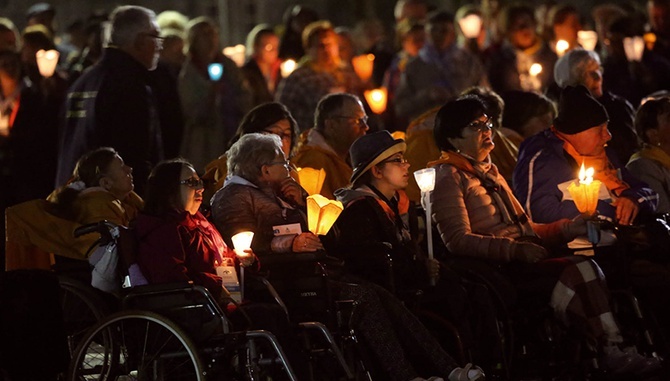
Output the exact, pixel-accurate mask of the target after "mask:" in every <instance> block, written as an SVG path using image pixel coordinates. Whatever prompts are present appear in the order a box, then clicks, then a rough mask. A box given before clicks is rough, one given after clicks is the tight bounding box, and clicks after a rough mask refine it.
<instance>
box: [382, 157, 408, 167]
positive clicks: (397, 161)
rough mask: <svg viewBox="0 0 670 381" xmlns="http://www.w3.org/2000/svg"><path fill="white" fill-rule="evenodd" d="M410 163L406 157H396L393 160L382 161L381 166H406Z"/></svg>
mask: <svg viewBox="0 0 670 381" xmlns="http://www.w3.org/2000/svg"><path fill="white" fill-rule="evenodd" d="M408 163H409V160H407V159H406V158H405V157H404V156H401V157H394V158H392V159H386V160H382V161H380V162H379V165H382V164H397V165H404V164H408Z"/></svg>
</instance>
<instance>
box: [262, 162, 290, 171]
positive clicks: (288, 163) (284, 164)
mask: <svg viewBox="0 0 670 381" xmlns="http://www.w3.org/2000/svg"><path fill="white" fill-rule="evenodd" d="M266 165H283V166H284V168H286V169H287V170H289V171H290V170H291V162H290V161H288V160H281V161H271V162H269V163H267V164H266Z"/></svg>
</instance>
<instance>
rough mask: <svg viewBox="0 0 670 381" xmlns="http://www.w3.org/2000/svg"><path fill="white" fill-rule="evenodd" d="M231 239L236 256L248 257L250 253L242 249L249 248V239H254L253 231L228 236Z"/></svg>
mask: <svg viewBox="0 0 670 381" xmlns="http://www.w3.org/2000/svg"><path fill="white" fill-rule="evenodd" d="M230 239H231V240H232V241H233V248H234V250H235V254H236V255H237V256H238V257H248V256H249V255H250V254H249V253H246V252H245V251H244V250H249V249H250V248H251V241H252V240H253V239H254V232H248V231H247V232H240V233H237V234H235V235H234V236H232V237H231V238H230Z"/></svg>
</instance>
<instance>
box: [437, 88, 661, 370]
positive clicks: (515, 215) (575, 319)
mask: <svg viewBox="0 0 670 381" xmlns="http://www.w3.org/2000/svg"><path fill="white" fill-rule="evenodd" d="M434 133H435V140H436V143H437V144H438V146H439V147H440V149H441V150H442V157H441V158H440V160H438V161H435V162H433V163H431V164H430V165H431V166H433V167H434V168H435V170H436V181H435V189H434V191H433V192H432V194H431V202H432V210H433V219H434V220H435V221H436V223H437V228H438V230H439V232H440V236H441V238H442V241H443V242H444V243H445V245H446V246H447V249H448V250H449V251H450V252H451V253H453V254H454V255H456V256H461V258H462V257H469V258H474V259H476V261H473V260H470V261H467V263H468V265H469V266H478V267H480V268H482V269H483V268H485V266H483V265H481V264H482V263H485V264H489V265H492V266H495V267H496V268H498V269H499V270H500V272H502V274H504V275H506V276H507V280H508V281H509V282H510V283H512V284H513V285H514V286H515V288H516V290H517V291H518V292H519V294H520V295H523V296H524V297H526V298H528V299H526V300H531V299H530V298H533V299H532V300H536V301H542V302H543V303H549V305H550V306H551V307H552V308H553V309H554V312H555V314H556V315H557V316H558V317H559V318H560V319H561V320H563V321H564V322H565V323H566V324H569V325H571V326H573V327H575V328H578V329H580V330H581V331H582V332H583V333H584V334H585V335H586V336H587V337H588V338H590V339H592V340H594V341H597V343H598V344H599V348H600V349H601V350H602V355H603V365H604V368H606V369H609V370H611V371H613V372H615V373H627V372H636V371H643V370H644V371H648V370H651V369H658V367H659V363H658V360H657V359H654V358H651V359H647V358H645V357H642V356H641V355H638V354H637V353H634V352H632V351H628V352H623V351H622V350H621V349H620V348H619V345H620V344H621V343H622V337H621V334H620V331H619V327H618V326H617V324H616V323H615V321H614V317H613V315H612V312H611V310H610V306H609V303H608V302H607V300H608V290H607V286H606V284H605V280H604V277H603V275H602V271H601V270H600V268H599V267H598V266H597V265H596V264H595V263H594V262H593V261H591V260H589V259H586V258H585V257H581V256H571V257H562V258H549V252H548V251H547V248H546V247H552V246H555V245H558V244H561V243H564V242H567V241H569V240H571V239H572V238H574V237H575V236H576V235H578V234H585V226H584V221H583V220H581V219H577V220H574V221H571V220H567V219H562V220H559V221H556V222H554V223H551V224H536V223H533V221H531V220H530V219H529V218H528V216H527V215H526V214H525V212H524V210H523V208H522V207H521V205H520V204H519V202H518V201H517V199H516V198H515V197H514V194H513V193H512V191H511V190H510V188H509V186H508V185H507V182H506V181H505V180H504V179H503V178H502V176H500V174H499V173H498V170H497V168H496V166H495V165H493V164H491V161H490V157H489V153H490V152H491V150H492V149H493V148H494V144H493V142H492V140H491V133H492V132H491V122H490V120H489V117H488V116H487V115H486V114H485V106H484V104H482V102H481V101H480V100H478V99H476V98H472V97H467V96H466V97H462V98H459V99H457V100H454V101H450V102H448V103H447V104H445V105H444V106H443V107H442V108H441V109H440V111H439V112H438V114H437V118H436V120H435V130H434ZM586 306H588V308H587V307H586Z"/></svg>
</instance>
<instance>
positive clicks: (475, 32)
mask: <svg viewBox="0 0 670 381" xmlns="http://www.w3.org/2000/svg"><path fill="white" fill-rule="evenodd" d="M458 26H460V27H461V31H462V32H463V36H465V38H477V36H479V32H480V31H481V29H482V18H481V17H480V16H479V15H477V14H474V13H471V14H469V15H467V16H465V17H463V18H462V19H460V20H458Z"/></svg>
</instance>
